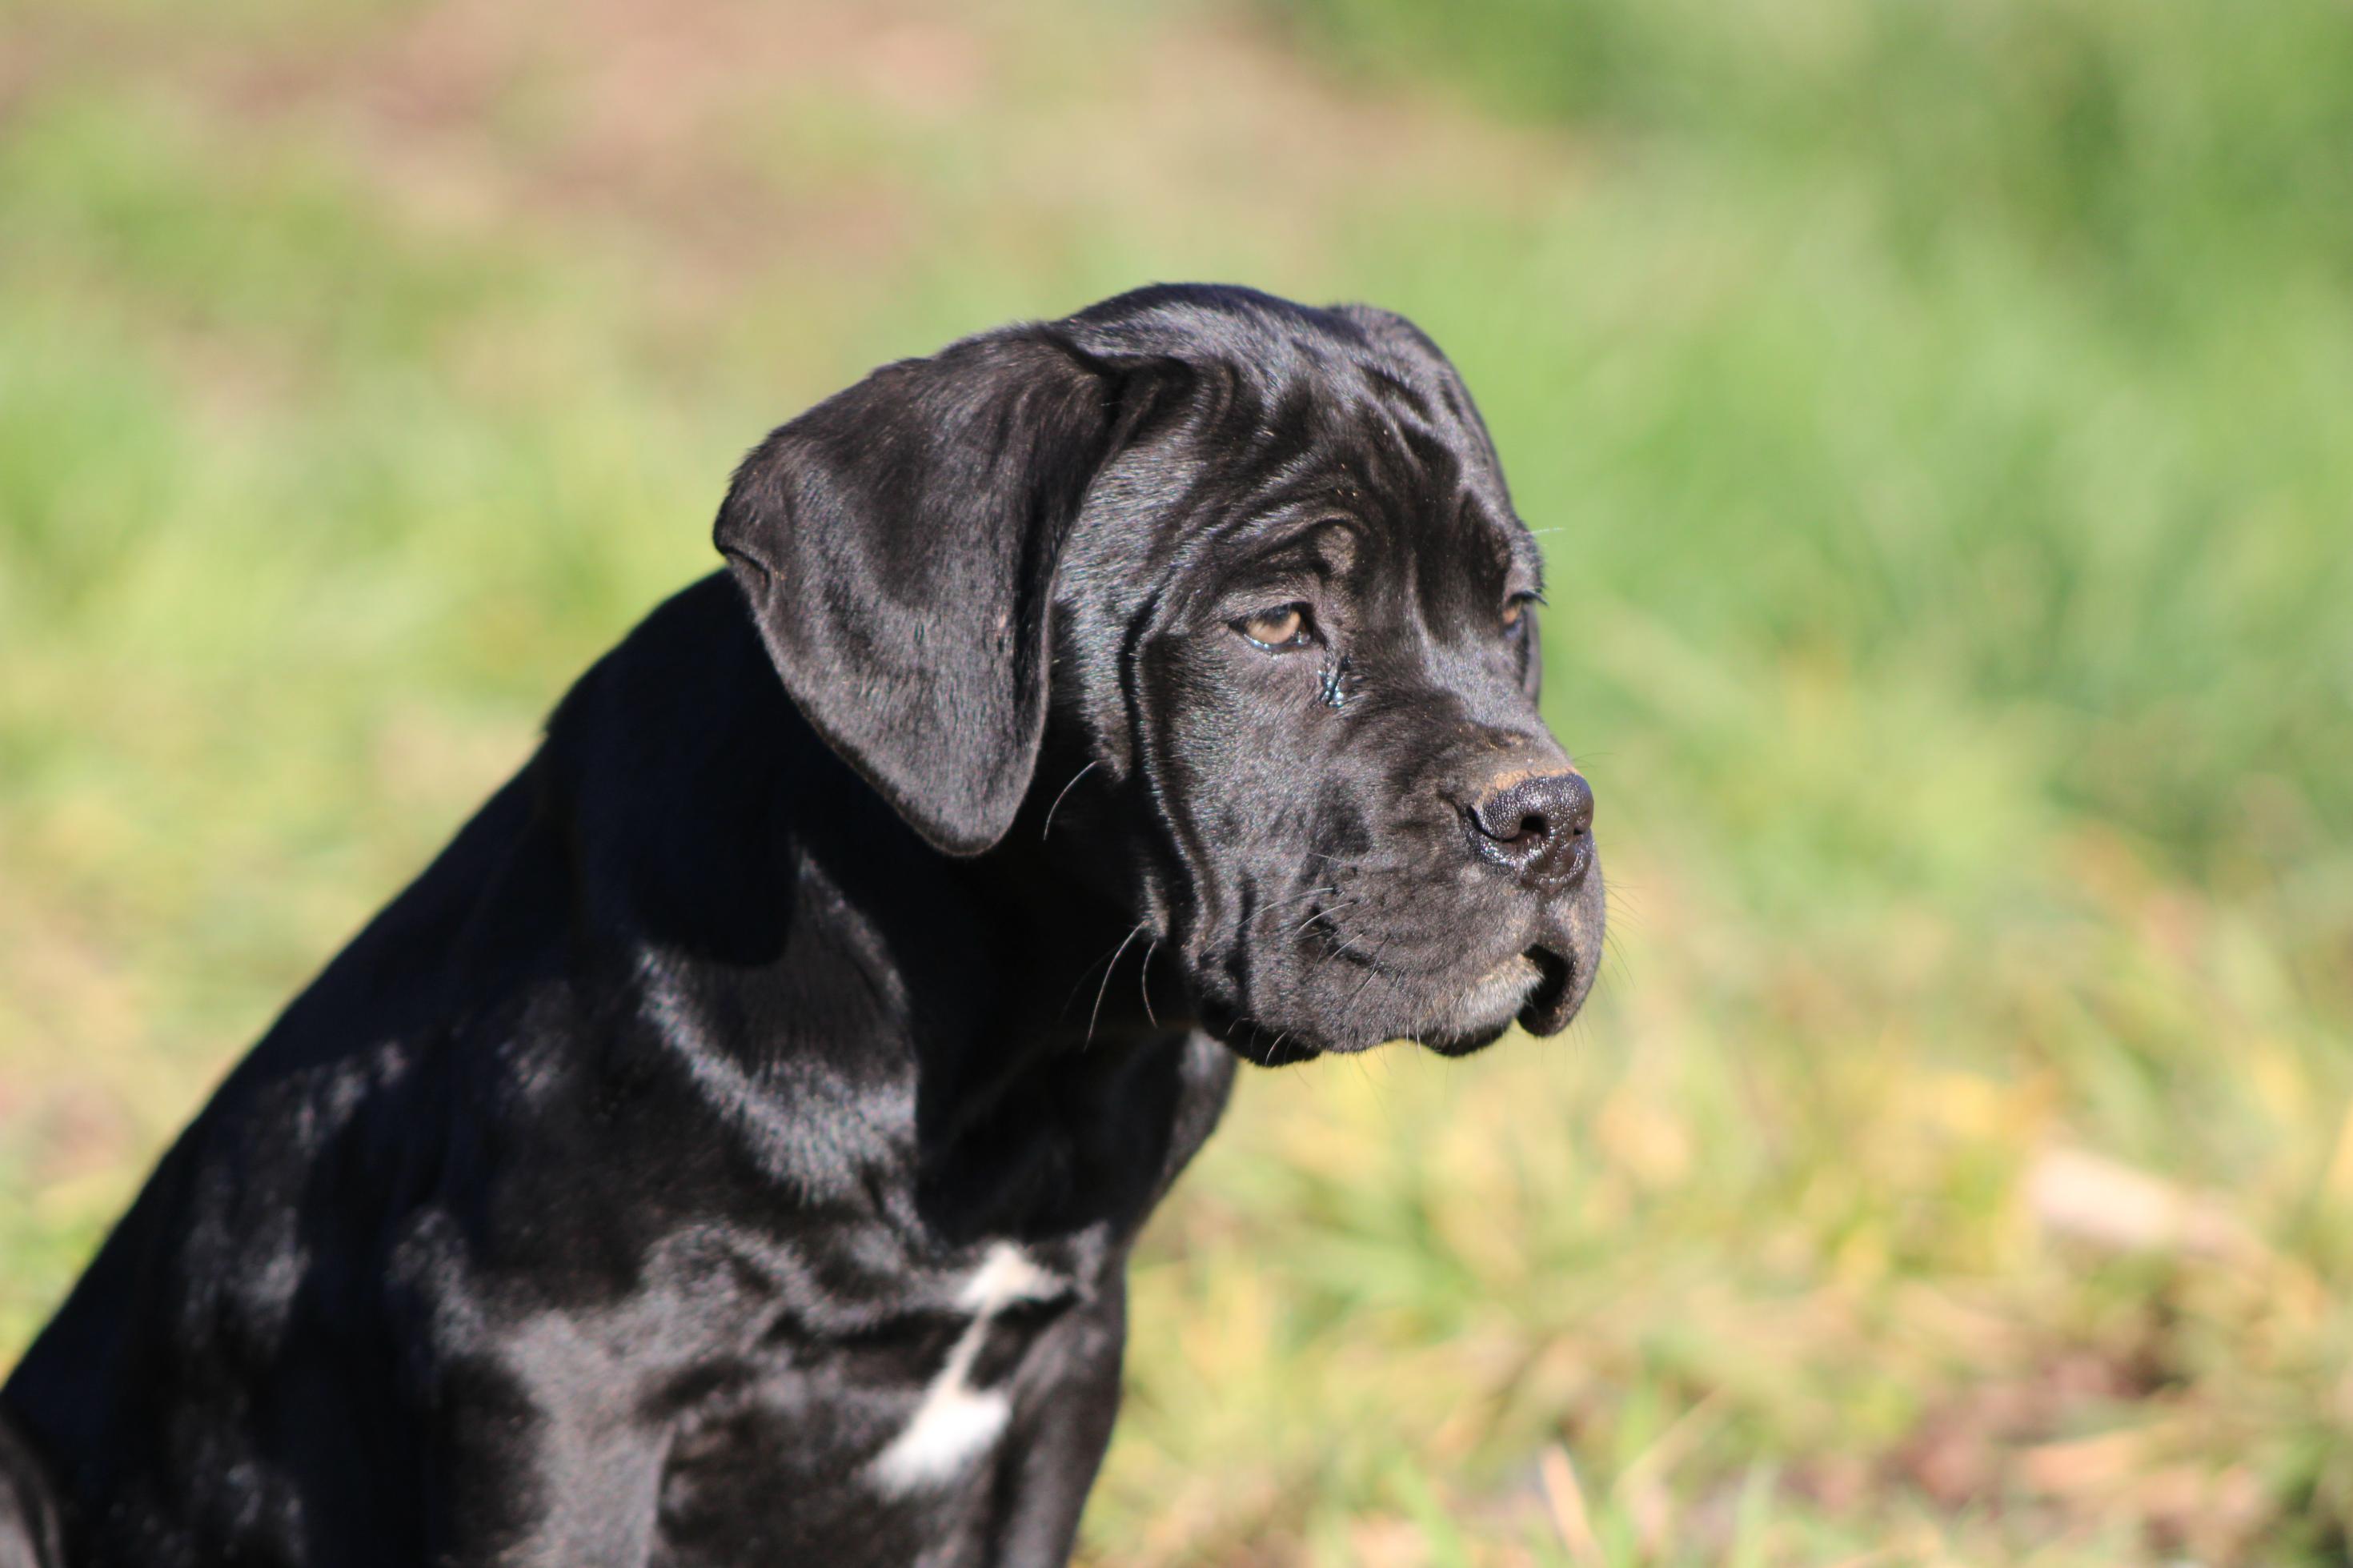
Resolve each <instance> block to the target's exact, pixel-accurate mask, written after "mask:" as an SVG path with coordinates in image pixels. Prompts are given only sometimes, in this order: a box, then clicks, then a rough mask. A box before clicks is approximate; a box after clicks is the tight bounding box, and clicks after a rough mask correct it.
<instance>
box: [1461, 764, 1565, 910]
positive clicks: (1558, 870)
mask: <svg viewBox="0 0 2353 1568" xmlns="http://www.w3.org/2000/svg"><path fill="white" fill-rule="evenodd" d="M1469 816H1470V818H1471V827H1472V834H1471V839H1472V847H1474V848H1475V849H1477V850H1478V852H1479V853H1480V854H1481V855H1482V857H1483V858H1485V859H1487V860H1490V861H1493V863H1495V864H1497V865H1500V866H1502V867H1504V869H1505V870H1507V871H1510V872H1511V873H1513V874H1514V875H1516V876H1517V877H1518V878H1519V879H1520V880H1521V881H1522V882H1524V883H1525V884H1527V885H1529V886H1530V887H1533V888H1535V889H1536V890H1537V891H1538V892H1540V893H1546V894H1557V893H1566V892H1567V891H1568V890H1569V889H1570V888H1572V887H1574V886H1576V885H1577V884H1578V883H1579V882H1581V881H1583V880H1584V879H1585V873H1586V869H1587V868H1588V866H1590V865H1591V864H1592V863H1593V787H1592V786H1591V785H1589V784H1588V783H1587V782H1586V781H1585V779H1584V777H1583V776H1582V775H1580V774H1577V773H1539V774H1534V775H1527V776H1523V777H1520V778H1516V779H1511V780H1509V781H1508V782H1505V783H1504V784H1502V785H1501V786H1500V787H1491V788H1490V789H1488V791H1487V793H1486V794H1484V795H1482V796H1481V797H1480V798H1479V800H1477V802H1476V803H1474V804H1473V805H1472V807H1471V809H1470V811H1469Z"/></svg>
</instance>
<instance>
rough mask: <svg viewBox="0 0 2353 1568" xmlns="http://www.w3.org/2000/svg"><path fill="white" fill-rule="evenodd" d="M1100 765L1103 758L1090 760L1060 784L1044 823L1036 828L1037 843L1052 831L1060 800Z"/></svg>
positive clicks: (1068, 796) (1048, 808) (1059, 807)
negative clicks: (1058, 792)
mask: <svg viewBox="0 0 2353 1568" xmlns="http://www.w3.org/2000/svg"><path fill="white" fill-rule="evenodd" d="M1101 766H1103V758H1100V757H1098V758H1095V759H1094V760H1093V761H1092V762H1090V763H1088V764H1087V765H1086V766H1085V767H1084V768H1080V769H1079V770H1078V771H1077V772H1076V773H1073V774H1071V781H1070V782H1069V783H1068V784H1065V785H1063V786H1062V789H1061V793H1060V794H1058V795H1056V796H1055V797H1054V803H1053V804H1052V805H1050V806H1049V807H1047V808H1046V821H1045V825H1044V826H1042V827H1040V828H1039V830H1038V842H1039V843H1044V842H1046V835H1047V834H1048V833H1050V832H1053V831H1054V813H1055V812H1057V811H1059V810H1061V809H1062V802H1063V801H1064V800H1068V799H1069V798H1070V794H1071V790H1073V789H1077V788H1078V784H1079V780H1080V779H1084V778H1085V777H1086V776H1087V775H1088V774H1090V773H1092V772H1093V771H1094V770H1095V769H1096V768H1100V767H1101Z"/></svg>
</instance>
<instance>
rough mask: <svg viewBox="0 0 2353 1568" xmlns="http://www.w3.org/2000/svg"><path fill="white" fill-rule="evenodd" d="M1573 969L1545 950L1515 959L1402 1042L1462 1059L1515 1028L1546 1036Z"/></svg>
mask: <svg viewBox="0 0 2353 1568" xmlns="http://www.w3.org/2000/svg"><path fill="white" fill-rule="evenodd" d="M1575 968H1576V966H1575V963H1574V961H1573V960H1572V959H1568V958H1566V957H1564V956H1562V955H1561V954H1558V953H1556V952H1554V951H1552V950H1551V949H1550V948H1540V947H1539V948H1529V949H1528V950H1527V951H1525V952H1523V953H1514V954H1513V955H1512V956H1511V957H1510V958H1508V959H1504V961H1503V962H1502V963H1500V964H1497V965H1496V966H1495V967H1494V968H1493V969H1489V970H1488V971H1487V972H1486V973H1485V974H1483V975H1482V976H1480V977H1479V978H1478V979H1477V980H1474V981H1472V984H1471V987H1470V989H1469V990H1467V991H1464V992H1463V993H1462V994H1461V996H1459V997H1457V998H1455V999H1454V1001H1452V1002H1451V1003H1450V1004H1449V1005H1448V1006H1447V1007H1446V1009H1445V1011H1444V1012H1441V1013H1440V1014H1439V1016H1438V1017H1436V1018H1434V1019H1432V1020H1431V1021H1430V1022H1428V1023H1426V1024H1424V1025H1422V1026H1421V1027H1420V1028H1418V1029H1416V1030H1414V1031H1412V1033H1409V1035H1407V1036H1406V1038H1408V1039H1410V1040H1413V1041H1415V1042H1416V1043H1418V1044H1420V1045H1422V1046H1424V1047H1426V1048H1427V1049H1429V1050H1431V1051H1435V1052H1437V1053H1438V1054H1440V1055H1441V1056H1467V1055H1469V1054H1471V1053H1472V1052H1473V1051H1477V1050H1480V1049H1482V1048H1483V1047H1485V1046H1488V1045H1492V1044H1494V1043H1495V1042H1496V1041H1497V1040H1500V1039H1502V1038H1503V1036H1504V1031H1505V1030H1507V1029H1509V1028H1510V1027H1511V1026H1512V1025H1513V1023H1514V1022H1518V1023H1521V1024H1523V1025H1525V1026H1526V1027H1527V1028H1528V1030H1529V1032H1530V1033H1546V1034H1549V1033H1553V1032H1554V1030H1556V1029H1557V1028H1559V1026H1560V1025H1559V1023H1557V1022H1553V1023H1551V1024H1550V1027H1544V1025H1546V1023H1547V1022H1550V1020H1551V1018H1552V1014H1553V1013H1554V1012H1555V1011H1556V1009H1558V1007H1559V1005H1560V1002H1561V1001H1562V999H1563V998H1564V997H1566V996H1567V993H1568V991H1569V990H1570V980H1571V977H1572V976H1573V975H1574V973H1575Z"/></svg>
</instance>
